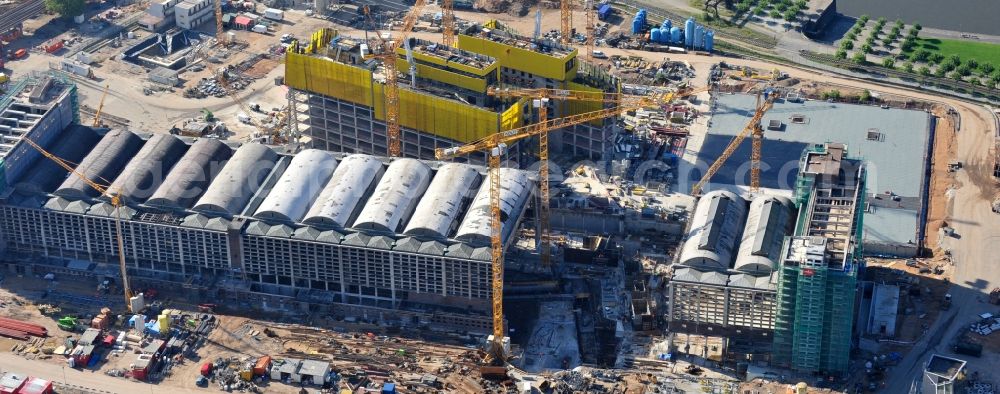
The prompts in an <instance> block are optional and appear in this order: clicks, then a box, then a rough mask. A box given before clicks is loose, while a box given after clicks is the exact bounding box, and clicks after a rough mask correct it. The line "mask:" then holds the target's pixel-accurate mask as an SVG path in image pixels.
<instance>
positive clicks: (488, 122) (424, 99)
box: [372, 84, 500, 142]
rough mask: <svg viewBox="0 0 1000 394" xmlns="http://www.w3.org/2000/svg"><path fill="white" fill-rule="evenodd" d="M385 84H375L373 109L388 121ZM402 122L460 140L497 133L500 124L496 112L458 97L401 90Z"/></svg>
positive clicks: (378, 117)
mask: <svg viewBox="0 0 1000 394" xmlns="http://www.w3.org/2000/svg"><path fill="white" fill-rule="evenodd" d="M384 88H385V87H384V85H381V84H375V90H374V94H375V101H374V108H373V111H372V113H373V114H374V115H375V119H378V120H381V121H385V95H384V94H385V93H384V92H385V90H384ZM399 124H400V125H401V126H403V127H406V128H409V129H413V130H417V131H420V132H424V133H428V134H432V135H436V136H438V137H444V138H448V139H451V140H455V141H459V142H470V141H475V140H477V139H480V138H483V137H486V136H487V135H490V134H493V133H496V132H497V131H498V129H499V127H500V120H499V116H498V114H497V113H496V112H492V111H489V110H486V109H481V108H478V107H473V106H471V105H468V104H465V103H461V102H458V101H453V100H447V99H443V98H440V97H436V96H432V95H429V94H424V93H420V92H414V91H412V90H406V89H400V90H399Z"/></svg>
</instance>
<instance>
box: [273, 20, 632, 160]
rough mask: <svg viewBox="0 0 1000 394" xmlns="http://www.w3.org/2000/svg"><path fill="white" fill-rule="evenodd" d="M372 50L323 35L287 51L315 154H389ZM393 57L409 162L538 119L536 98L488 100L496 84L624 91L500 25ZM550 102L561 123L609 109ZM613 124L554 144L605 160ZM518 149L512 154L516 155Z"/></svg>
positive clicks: (561, 135) (557, 50)
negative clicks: (453, 43)
mask: <svg viewBox="0 0 1000 394" xmlns="http://www.w3.org/2000/svg"><path fill="white" fill-rule="evenodd" d="M371 50H372V49H371V48H369V46H368V44H367V41H365V40H361V39H356V38H351V37H345V36H341V35H339V34H338V32H337V31H335V30H332V29H324V30H321V31H319V32H317V33H315V34H314V35H313V36H312V37H311V39H310V40H309V42H302V43H299V44H298V46H294V47H293V48H291V50H290V51H289V53H288V54H287V59H286V69H285V84H286V85H288V86H289V87H290V88H291V89H293V93H295V94H293V95H292V96H293V97H298V98H301V100H302V103H304V104H306V105H307V106H308V109H305V110H303V111H302V112H301V116H300V117H299V118H298V119H296V120H297V121H298V123H299V127H300V132H301V134H302V135H303V136H305V137H308V138H309V139H310V144H311V146H312V147H313V148H318V149H324V150H330V151H337V152H352V153H369V154H376V155H385V154H387V153H388V149H387V138H386V124H385V118H386V108H385V107H386V106H385V98H384V97H385V96H384V87H385V83H386V81H385V72H384V69H382V68H381V67H382V66H383V65H382V64H380V62H378V61H377V60H375V59H373V58H372V56H371V53H370V51H371ZM396 55H397V59H396V62H395V63H396V67H397V69H398V72H399V75H400V78H399V81H398V83H399V87H400V90H399V122H400V125H401V129H402V130H401V135H400V142H401V154H402V155H403V156H406V157H415V158H421V159H431V158H433V156H434V149H435V148H448V147H452V146H455V145H460V144H462V143H467V142H471V141H474V140H477V139H480V138H483V137H485V136H487V135H490V134H494V133H497V132H499V131H503V130H510V129H513V128H517V127H521V126H523V125H526V124H530V123H534V122H535V121H537V119H536V118H537V112H536V111H533V107H532V102H531V100H528V99H521V100H517V101H513V102H511V101H503V100H500V99H497V98H495V97H492V96H489V95H488V94H487V91H488V89H489V88H490V87H500V86H506V85H509V86H518V87H529V88H553V89H571V90H584V91H593V92H601V91H605V92H617V91H618V89H619V83H618V81H617V80H616V79H615V78H613V77H610V76H608V75H607V74H606V73H603V72H601V71H600V70H599V69H598V68H596V67H590V66H588V65H581V64H580V63H579V62H578V60H577V50H576V49H573V48H569V47H565V46H562V45H560V44H558V43H556V42H554V41H552V40H550V39H545V38H538V39H532V38H528V37H522V36H519V35H517V34H516V33H514V32H512V31H510V30H509V29H508V28H507V27H505V26H503V25H502V24H500V23H498V22H488V23H486V24H484V25H474V26H472V27H470V28H468V29H466V30H465V31H463V32H461V34H459V35H458V47H457V48H453V47H448V46H445V45H442V44H438V43H432V42H428V41H423V40H420V39H416V38H409V39H407V42H406V43H404V45H400V47H399V49H398V50H397V53H396ZM411 62H412V63H414V64H412V65H411V64H410V63H411ZM411 66H412V67H411ZM546 105H548V106H549V107H550V109H549V111H548V114H549V117H558V116H564V115H569V114H577V113H582V112H589V111H595V110H599V109H601V105H602V104H601V103H597V102H566V103H556V102H549V103H547V104H546ZM533 117H535V118H533ZM612 127H613V125H612V122H611V121H595V122H592V123H586V124H581V125H576V126H572V127H569V128H567V129H566V130H563V132H555V133H553V135H552V136H551V138H550V146H552V147H553V149H554V150H557V151H559V150H561V151H562V152H563V153H566V154H569V155H572V156H573V157H582V158H587V159H599V158H600V157H601V156H602V154H603V152H604V151H605V149H606V146H607V141H609V139H610V135H611V132H612ZM511 148H513V149H512V152H513V153H514V154H515V155H516V154H517V153H518V152H519V150H518V149H517V147H511ZM533 150H534V149H528V150H527V151H533ZM516 157H517V156H513V157H512V158H516ZM470 159H472V160H474V161H481V158H479V159H477V158H470Z"/></svg>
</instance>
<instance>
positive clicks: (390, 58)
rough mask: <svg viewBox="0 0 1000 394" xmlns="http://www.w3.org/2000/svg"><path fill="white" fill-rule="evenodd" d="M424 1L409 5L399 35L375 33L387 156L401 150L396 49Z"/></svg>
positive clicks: (394, 154)
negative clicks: (382, 73) (386, 36)
mask: <svg viewBox="0 0 1000 394" xmlns="http://www.w3.org/2000/svg"><path fill="white" fill-rule="evenodd" d="M425 3H426V0H417V1H416V2H415V3H414V4H413V7H410V11H409V12H408V13H407V14H406V16H405V17H404V18H403V27H402V29H400V32H399V37H397V38H396V39H395V40H392V41H387V40H385V39H384V38H382V36H381V35H379V34H375V37H376V40H377V44H378V47H379V48H380V52H379V53H378V54H376V55H375V57H378V58H379V59H380V60H381V61H382V66H383V67H384V68H385V134H386V149H387V150H388V153H389V157H399V155H400V152H401V150H402V149H401V148H400V145H401V143H400V133H401V127H400V125H399V81H398V78H399V71H398V70H396V49H397V48H399V46H400V45H402V43H403V42H405V41H406V40H408V39H409V36H410V33H411V32H412V31H413V26H414V25H415V24H416V23H417V16H419V15H420V11H421V10H422V9H423V8H424V4H425ZM364 13H365V15H366V16H367V17H368V18H371V12H370V11H369V9H368V7H365V8H364ZM452 19H454V18H452ZM442 22H443V21H442ZM373 48H374V46H373ZM410 67H411V70H415V69H416V65H414V64H411V65H410ZM411 72H412V71H411Z"/></svg>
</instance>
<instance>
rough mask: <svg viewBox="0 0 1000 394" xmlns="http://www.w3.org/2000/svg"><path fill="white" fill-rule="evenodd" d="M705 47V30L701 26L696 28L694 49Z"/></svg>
mask: <svg viewBox="0 0 1000 394" xmlns="http://www.w3.org/2000/svg"><path fill="white" fill-rule="evenodd" d="M704 45H705V28H704V27H701V25H698V26H695V27H694V49H701V47H702V46H704Z"/></svg>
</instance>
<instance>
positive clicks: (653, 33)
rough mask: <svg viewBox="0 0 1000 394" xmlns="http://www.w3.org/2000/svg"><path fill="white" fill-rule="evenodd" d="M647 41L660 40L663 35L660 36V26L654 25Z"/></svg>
mask: <svg viewBox="0 0 1000 394" xmlns="http://www.w3.org/2000/svg"><path fill="white" fill-rule="evenodd" d="M649 41H652V42H662V41H663V37H660V28H658V27H654V28H653V30H652V31H650V32H649Z"/></svg>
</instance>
